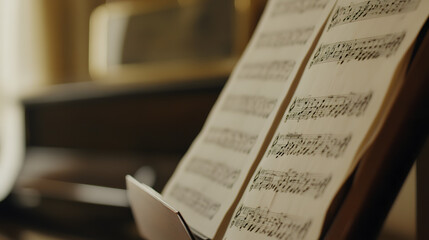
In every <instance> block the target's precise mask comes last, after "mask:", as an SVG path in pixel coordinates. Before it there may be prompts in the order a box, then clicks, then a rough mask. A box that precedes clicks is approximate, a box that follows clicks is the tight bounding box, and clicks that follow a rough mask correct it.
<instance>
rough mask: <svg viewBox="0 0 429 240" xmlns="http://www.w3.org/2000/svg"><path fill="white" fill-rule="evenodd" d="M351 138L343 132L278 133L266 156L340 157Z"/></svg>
mask: <svg viewBox="0 0 429 240" xmlns="http://www.w3.org/2000/svg"><path fill="white" fill-rule="evenodd" d="M350 140H351V135H343V134H339V135H336V134H294V133H288V134H278V135H277V136H276V137H275V139H274V142H273V144H272V145H271V148H270V150H269V151H268V156H275V158H278V157H282V156H284V155H292V156H317V155H319V156H324V157H333V158H338V157H340V156H341V155H342V154H343V153H344V151H345V149H346V148H347V145H348V144H349V142H350Z"/></svg>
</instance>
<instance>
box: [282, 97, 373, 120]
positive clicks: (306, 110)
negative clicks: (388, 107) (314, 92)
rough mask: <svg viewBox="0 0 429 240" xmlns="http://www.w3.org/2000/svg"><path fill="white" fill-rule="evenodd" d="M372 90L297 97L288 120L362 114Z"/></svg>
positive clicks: (287, 117) (290, 109) (287, 115)
mask: <svg viewBox="0 0 429 240" xmlns="http://www.w3.org/2000/svg"><path fill="white" fill-rule="evenodd" d="M371 98H372V92H369V93H350V94H346V95H330V96H323V97H297V98H295V99H294V100H293V102H292V104H291V105H290V107H289V111H288V113H287V114H286V118H285V121H287V120H298V121H299V120H307V119H317V118H324V117H333V118H336V117H338V116H356V117H358V116H360V115H362V114H363V113H364V112H365V110H366V108H367V106H368V104H369V102H370V100H371Z"/></svg>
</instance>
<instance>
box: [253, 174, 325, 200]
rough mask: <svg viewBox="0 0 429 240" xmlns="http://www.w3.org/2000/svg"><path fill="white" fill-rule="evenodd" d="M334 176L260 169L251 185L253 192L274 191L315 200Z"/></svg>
mask: <svg viewBox="0 0 429 240" xmlns="http://www.w3.org/2000/svg"><path fill="white" fill-rule="evenodd" d="M331 178H332V176H331V175H330V174H319V173H310V172H297V171H295V170H292V169H289V170H288V171H287V172H281V171H274V170H267V169H260V170H258V172H257V173H256V175H255V177H254V178H253V181H252V184H251V185H250V191H252V190H259V191H260V190H272V191H274V192H281V193H292V194H299V195H309V196H312V197H314V198H318V197H320V196H322V194H323V192H324V191H325V189H326V187H327V186H328V184H329V182H330V181H331Z"/></svg>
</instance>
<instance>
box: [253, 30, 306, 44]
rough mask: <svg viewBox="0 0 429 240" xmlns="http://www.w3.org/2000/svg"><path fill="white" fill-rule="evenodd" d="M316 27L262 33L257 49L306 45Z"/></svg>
mask: <svg viewBox="0 0 429 240" xmlns="http://www.w3.org/2000/svg"><path fill="white" fill-rule="evenodd" d="M313 30H314V27H306V28H299V29H292V30H285V31H277V32H267V33H262V34H261V35H260V36H259V39H258V40H257V42H256V47H258V48H263V47H270V48H279V47H286V46H291V45H304V44H305V43H306V42H307V40H308V39H309V38H310V36H311V34H312V33H313Z"/></svg>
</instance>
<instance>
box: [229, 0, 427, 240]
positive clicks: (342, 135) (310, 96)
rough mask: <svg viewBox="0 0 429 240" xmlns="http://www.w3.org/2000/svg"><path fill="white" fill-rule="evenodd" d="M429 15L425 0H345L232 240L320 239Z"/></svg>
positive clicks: (245, 201)
mask: <svg viewBox="0 0 429 240" xmlns="http://www.w3.org/2000/svg"><path fill="white" fill-rule="evenodd" d="M292 2H296V1H292V0H288V1H286V0H285V1H283V3H292ZM305 2H310V1H305ZM312 2H314V3H318V2H321V1H312ZM278 11H281V8H279V10H278ZM428 13H429V1H424V0H385V1H378V0H369V1H368V0H367V1H359V0H354V1H351V0H339V1H337V3H336V5H335V7H334V8H333V12H332V13H331V15H330V17H329V19H328V22H327V24H326V27H325V29H324V30H323V34H322V36H321V38H320V39H319V41H318V43H317V46H316V48H315V49H314V51H313V53H312V55H311V57H310V59H309V61H308V63H307V65H306V67H305V70H304V72H303V75H302V77H301V79H300V81H299V85H298V87H297V89H296V91H295V93H294V95H293V97H292V100H291V101H290V104H289V106H288V107H287V109H286V112H285V113H284V114H283V116H282V119H281V122H280V123H279V125H278V128H277V130H276V132H275V133H274V136H273V138H272V139H271V142H270V144H269V146H268V148H267V149H266V151H265V154H264V156H263V158H262V160H261V162H260V163H259V165H258V166H257V169H256V171H255V173H254V174H253V176H252V178H251V180H250V182H249V184H248V185H247V188H246V190H245V193H244V195H243V197H242V199H241V200H240V202H239V204H238V206H237V208H236V210H235V212H234V215H233V217H232V219H231V221H230V223H229V226H228V229H227V232H226V235H225V237H224V239H229V240H233V239H234V240H241V239H243V240H251V239H288V240H295V239H318V238H319V235H320V233H321V230H322V226H323V223H324V220H325V216H326V213H327V210H328V208H329V206H330V204H331V202H332V200H333V198H334V196H335V195H336V193H337V192H338V190H339V189H340V187H341V186H342V184H343V183H344V181H345V180H346V179H347V177H348V176H349V174H350V172H351V171H352V170H353V169H354V167H355V165H356V163H357V162H358V160H359V159H360V158H361V157H362V154H363V153H364V152H365V150H366V148H367V146H368V145H370V143H371V141H372V140H373V138H374V136H375V135H376V134H377V129H378V128H379V126H380V125H381V123H382V121H383V119H384V117H385V114H386V113H387V112H388V107H389V105H390V104H391V102H392V99H394V96H395V91H397V89H398V88H399V87H400V86H401V85H402V84H403V80H404V79H403V76H402V73H403V71H402V70H403V67H401V65H400V64H401V63H402V61H403V60H404V58H406V57H407V53H408V51H409V50H410V48H411V46H412V44H413V42H414V40H415V38H416V37H417V34H418V33H419V31H420V29H421V27H422V25H423V24H424V22H425V21H426V19H427V17H428Z"/></svg>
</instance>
